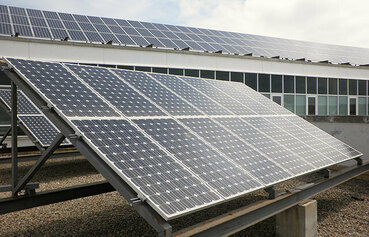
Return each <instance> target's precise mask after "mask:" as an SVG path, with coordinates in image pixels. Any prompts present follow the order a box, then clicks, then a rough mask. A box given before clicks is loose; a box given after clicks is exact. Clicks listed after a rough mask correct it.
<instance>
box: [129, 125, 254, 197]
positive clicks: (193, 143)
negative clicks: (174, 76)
mask: <svg viewBox="0 0 369 237" xmlns="http://www.w3.org/2000/svg"><path fill="white" fill-rule="evenodd" d="M133 121H134V123H136V124H137V125H138V126H140V127H141V128H142V129H143V130H144V131H145V132H146V133H147V134H149V135H150V136H151V137H152V138H153V139H155V140H156V141H157V142H159V143H160V145H162V146H163V147H164V148H166V149H167V150H168V151H170V152H171V153H172V154H173V155H174V156H175V157H177V158H178V159H179V160H180V161H181V162H183V163H184V164H185V165H186V167H188V168H190V169H191V171H193V172H194V173H195V174H196V175H198V176H199V177H200V178H201V179H203V180H204V181H205V182H206V183H207V184H208V185H210V186H211V187H212V188H213V189H215V190H216V191H217V192H218V193H220V194H221V195H222V196H223V197H228V198H230V197H232V196H235V195H239V194H241V193H243V192H245V191H247V190H252V189H255V188H257V187H260V186H261V184H260V183H259V182H258V181H257V180H256V179H255V178H253V177H252V176H249V175H248V174H246V173H245V172H244V170H242V169H240V168H239V167H238V166H236V165H235V164H233V163H231V162H230V161H228V160H227V159H225V158H224V157H223V156H222V155H220V154H219V153H218V152H217V151H215V150H213V149H212V148H211V147H209V146H208V145H207V144H205V143H204V142H203V141H201V140H200V139H199V138H197V137H196V136H195V135H193V134H191V132H190V131H189V130H187V129H185V128H184V127H183V126H181V125H180V124H178V123H177V122H176V121H174V120H173V119H142V120H133Z"/></svg>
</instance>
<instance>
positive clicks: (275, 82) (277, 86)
mask: <svg viewBox="0 0 369 237" xmlns="http://www.w3.org/2000/svg"><path fill="white" fill-rule="evenodd" d="M272 92H277V93H282V75H272Z"/></svg>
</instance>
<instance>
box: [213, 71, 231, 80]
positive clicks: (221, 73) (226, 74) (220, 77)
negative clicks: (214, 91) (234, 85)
mask: <svg viewBox="0 0 369 237" xmlns="http://www.w3.org/2000/svg"><path fill="white" fill-rule="evenodd" d="M216 78H217V80H222V81H229V72H224V71H217V73H216Z"/></svg>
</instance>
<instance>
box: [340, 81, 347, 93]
mask: <svg viewBox="0 0 369 237" xmlns="http://www.w3.org/2000/svg"><path fill="white" fill-rule="evenodd" d="M339 89H340V91H339V92H340V95H347V80H346V79H340V80H339Z"/></svg>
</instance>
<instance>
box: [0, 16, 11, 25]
mask: <svg viewBox="0 0 369 237" xmlns="http://www.w3.org/2000/svg"><path fill="white" fill-rule="evenodd" d="M0 23H8V24H10V18H9V15H6V14H0Z"/></svg>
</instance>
